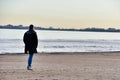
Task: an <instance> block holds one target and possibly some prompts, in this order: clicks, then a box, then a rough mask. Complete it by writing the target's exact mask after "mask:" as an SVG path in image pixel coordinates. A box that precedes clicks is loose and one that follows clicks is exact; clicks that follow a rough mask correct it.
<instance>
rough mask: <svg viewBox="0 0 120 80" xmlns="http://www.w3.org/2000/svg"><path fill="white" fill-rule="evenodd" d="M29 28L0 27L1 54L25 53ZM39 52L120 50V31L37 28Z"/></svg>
mask: <svg viewBox="0 0 120 80" xmlns="http://www.w3.org/2000/svg"><path fill="white" fill-rule="evenodd" d="M26 31H27V30H21V29H0V54H6V53H7V54H8V53H23V52H24V43H23V35H24V33H25V32H26ZM36 32H37V35H38V39H39V40H38V41H39V42H38V48H37V50H38V52H110V51H120V33H116V32H85V31H83V32H82V31H52V30H36Z"/></svg>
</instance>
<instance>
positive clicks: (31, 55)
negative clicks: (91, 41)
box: [28, 53, 34, 67]
mask: <svg viewBox="0 0 120 80" xmlns="http://www.w3.org/2000/svg"><path fill="white" fill-rule="evenodd" d="M33 55H34V53H31V54H29V57H28V67H31V64H32V58H33Z"/></svg>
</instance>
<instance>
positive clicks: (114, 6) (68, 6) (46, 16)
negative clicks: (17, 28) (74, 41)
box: [0, 0, 120, 28]
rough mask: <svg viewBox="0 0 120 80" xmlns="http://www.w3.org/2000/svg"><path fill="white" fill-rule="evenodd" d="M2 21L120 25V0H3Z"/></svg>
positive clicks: (0, 6)
mask: <svg viewBox="0 0 120 80" xmlns="http://www.w3.org/2000/svg"><path fill="white" fill-rule="evenodd" d="M0 18H1V19H0V24H1V25H4V24H15V25H19V24H22V25H29V24H31V23H32V24H34V25H36V26H43V27H49V26H53V27H64V28H85V27H104V28H108V27H115V28H120V0H0Z"/></svg>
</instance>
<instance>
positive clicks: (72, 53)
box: [0, 51, 120, 55]
mask: <svg viewBox="0 0 120 80" xmlns="http://www.w3.org/2000/svg"><path fill="white" fill-rule="evenodd" d="M119 53H120V51H105V52H38V53H35V54H42V55H45V54H50V55H57V54H58V55H62V54H66V55H74V54H78V55H79V54H119ZM23 54H25V53H1V54H0V55H23Z"/></svg>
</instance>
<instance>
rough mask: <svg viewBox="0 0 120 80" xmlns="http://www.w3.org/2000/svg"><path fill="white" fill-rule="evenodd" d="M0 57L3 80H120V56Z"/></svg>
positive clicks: (104, 54) (101, 54)
mask: <svg viewBox="0 0 120 80" xmlns="http://www.w3.org/2000/svg"><path fill="white" fill-rule="evenodd" d="M27 57H28V55H27V54H12V55H10V54H5V55H0V80H120V52H117V53H114V52H113V53H109V52H108V53H80V54H79V53H77V54H74V53H72V54H68V53H67V54H35V56H34V58H33V64H32V65H33V66H32V69H33V70H32V71H30V70H27V69H26V66H27Z"/></svg>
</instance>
